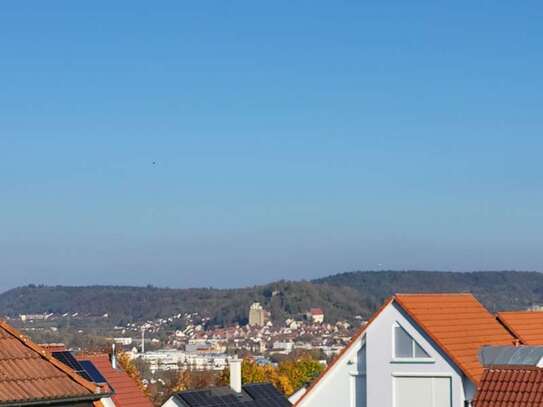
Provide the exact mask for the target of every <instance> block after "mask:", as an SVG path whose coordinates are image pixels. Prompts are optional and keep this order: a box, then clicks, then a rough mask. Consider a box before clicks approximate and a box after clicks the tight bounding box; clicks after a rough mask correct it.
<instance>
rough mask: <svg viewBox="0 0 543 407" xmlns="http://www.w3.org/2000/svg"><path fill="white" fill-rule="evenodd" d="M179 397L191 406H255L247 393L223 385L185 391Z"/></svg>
mask: <svg viewBox="0 0 543 407" xmlns="http://www.w3.org/2000/svg"><path fill="white" fill-rule="evenodd" d="M179 397H181V399H182V400H183V401H185V403H186V404H187V405H188V406H190V407H255V404H254V402H253V400H252V399H251V398H250V397H249V396H247V395H246V394H244V393H240V394H238V393H235V392H233V391H232V390H230V389H229V388H222V387H221V388H216V389H208V390H195V391H185V392H183V393H180V394H179Z"/></svg>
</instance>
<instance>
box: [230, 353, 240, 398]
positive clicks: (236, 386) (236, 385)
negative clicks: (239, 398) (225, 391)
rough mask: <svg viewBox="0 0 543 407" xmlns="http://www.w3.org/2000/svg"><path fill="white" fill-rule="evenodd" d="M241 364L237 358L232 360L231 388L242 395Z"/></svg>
mask: <svg viewBox="0 0 543 407" xmlns="http://www.w3.org/2000/svg"><path fill="white" fill-rule="evenodd" d="M241 362H242V360H241V359H238V357H237V356H234V358H233V359H231V360H230V387H231V388H232V390H234V391H235V392H236V393H241Z"/></svg>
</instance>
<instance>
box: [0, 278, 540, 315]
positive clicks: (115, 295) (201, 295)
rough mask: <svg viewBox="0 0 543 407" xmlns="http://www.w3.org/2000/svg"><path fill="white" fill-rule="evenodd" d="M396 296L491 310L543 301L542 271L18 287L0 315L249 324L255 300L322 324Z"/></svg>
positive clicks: (2, 300) (1, 299) (1, 303)
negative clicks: (242, 284)
mask: <svg viewBox="0 0 543 407" xmlns="http://www.w3.org/2000/svg"><path fill="white" fill-rule="evenodd" d="M396 292H472V293H474V294H475V295H476V296H477V298H479V300H480V301H482V302H483V304H484V305H485V306H486V307H487V308H488V309H489V310H491V311H498V310H503V309H523V308H526V307H528V306H531V305H533V304H540V303H543V274H540V273H536V272H513V271H504V272H473V273H457V272H428V271H381V272H351V273H342V274H336V275H333V276H329V277H325V278H321V279H318V280H314V281H301V282H290V281H279V282H275V283H271V284H267V285H263V286H256V287H249V288H240V289H212V288H192V289H169V288H157V287H151V286H147V287H125V286H85V287H67V286H34V285H29V286H24V287H19V288H15V289H12V290H9V291H6V292H4V293H2V294H0V313H2V314H5V315H10V316H16V315H19V314H28V313H41V312H54V313H66V312H71V313H74V312H79V313H81V314H90V315H102V314H105V313H108V314H109V316H110V319H111V320H112V321H114V322H116V323H122V322H129V321H141V320H150V319H155V318H160V317H167V316H171V315H174V314H177V313H183V312H199V313H200V314H202V315H205V316H210V317H211V318H212V321H213V322H214V323H217V324H223V323H231V322H241V323H244V322H246V320H247V313H248V308H249V306H250V304H251V303H252V302H253V301H259V302H261V303H262V304H263V305H264V306H265V307H266V308H267V309H269V310H270V311H271V312H272V317H273V319H274V320H283V319H285V318H287V317H289V316H299V315H301V314H302V313H304V312H305V311H306V310H308V309H309V308H310V307H321V308H323V309H324V310H325V313H326V317H327V320H328V321H335V320H338V319H347V320H352V319H353V318H354V316H356V315H362V316H363V317H368V316H369V315H370V314H371V313H372V312H373V311H374V310H375V309H376V308H377V307H378V306H379V305H380V304H381V303H382V302H383V300H384V299H385V298H386V297H388V296H389V295H391V294H394V293H396Z"/></svg>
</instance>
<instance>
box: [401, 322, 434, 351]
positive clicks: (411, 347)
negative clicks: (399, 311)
mask: <svg viewBox="0 0 543 407" xmlns="http://www.w3.org/2000/svg"><path fill="white" fill-rule="evenodd" d="M394 358H395V359H430V355H428V353H427V352H426V351H425V350H424V349H423V348H422V346H420V345H419V343H418V342H417V341H416V340H415V339H413V337H412V336H411V335H409V334H408V333H407V331H406V330H405V329H403V328H402V327H401V326H400V324H398V323H396V324H394Z"/></svg>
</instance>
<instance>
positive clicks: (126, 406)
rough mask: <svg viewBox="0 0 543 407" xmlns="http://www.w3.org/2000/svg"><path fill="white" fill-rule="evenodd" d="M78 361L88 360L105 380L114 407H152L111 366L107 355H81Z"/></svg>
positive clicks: (123, 376) (119, 370) (118, 369)
mask: <svg viewBox="0 0 543 407" xmlns="http://www.w3.org/2000/svg"><path fill="white" fill-rule="evenodd" d="M78 359H79V360H90V361H91V362H92V363H93V364H94V366H96V368H97V369H98V370H99V371H100V373H102V375H103V376H104V377H105V378H106V380H107V381H108V383H109V384H110V385H111V387H112V388H113V390H114V392H115V394H114V395H113V402H114V403H115V406H116V407H153V403H151V401H150V400H149V399H148V398H147V397H146V396H145V394H143V392H142V391H141V390H140V388H139V387H138V385H137V384H136V382H135V381H134V380H133V379H132V378H131V377H130V376H128V375H127V374H126V372H125V371H123V370H122V369H120V368H117V369H114V368H113V366H111V362H110V360H109V355H107V354H105V353H101V354H91V355H81V356H78Z"/></svg>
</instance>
